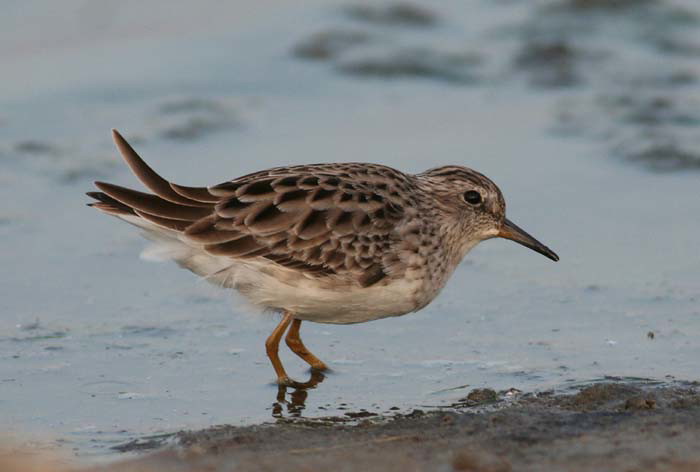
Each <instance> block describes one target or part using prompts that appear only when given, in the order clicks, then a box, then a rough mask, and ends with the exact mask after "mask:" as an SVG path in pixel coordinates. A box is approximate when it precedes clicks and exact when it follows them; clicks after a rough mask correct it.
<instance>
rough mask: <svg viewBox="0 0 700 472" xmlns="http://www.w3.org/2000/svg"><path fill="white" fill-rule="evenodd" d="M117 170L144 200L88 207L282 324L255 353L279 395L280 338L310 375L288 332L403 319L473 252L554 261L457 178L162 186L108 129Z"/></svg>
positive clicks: (373, 173) (384, 171)
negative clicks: (511, 248)
mask: <svg viewBox="0 0 700 472" xmlns="http://www.w3.org/2000/svg"><path fill="white" fill-rule="evenodd" d="M112 134H113V137H114V141H115V143H116V145H117V147H118V148H119V151H120V152H121V154H122V156H123V157H124V160H125V161H126V163H127V164H128V165H129V167H130V168H131V170H132V171H133V172H134V174H136V176H137V177H138V178H139V179H140V180H141V182H142V183H143V184H144V185H145V186H146V187H147V188H148V189H150V190H151V191H152V192H153V194H150V193H143V192H139V191H136V190H131V189H128V188H124V187H120V186H118V185H114V184H109V183H105V182H95V185H96V186H97V188H99V189H100V190H101V192H88V195H89V196H90V197H92V198H94V199H95V200H97V202H96V203H91V204H89V205H90V206H93V207H95V208H97V209H98V210H101V211H103V212H105V213H108V214H110V215H114V216H116V217H118V218H120V219H122V220H125V221H127V222H129V223H132V224H134V225H136V226H138V227H139V228H142V229H144V230H145V232H146V236H147V237H148V238H149V239H151V240H153V241H154V242H155V243H156V244H157V245H160V246H161V248H162V249H163V250H164V251H165V252H166V253H167V254H168V257H169V258H170V259H172V260H174V261H175V262H177V263H178V264H179V265H180V266H182V267H185V268H187V269H189V270H191V271H192V272H194V273H195V274H197V275H200V276H202V277H204V278H205V279H206V280H208V281H209V282H212V283H214V284H216V285H220V286H223V287H228V288H233V289H236V290H238V291H239V292H240V293H241V294H243V295H244V296H245V297H246V298H247V299H248V300H249V301H250V302H252V303H253V304H254V305H256V306H258V307H261V308H263V309H266V310H273V311H279V312H281V313H282V314H283V316H282V321H281V322H280V323H279V325H278V326H277V327H276V328H275V329H274V331H273V332H272V334H271V335H270V337H269V338H268V339H267V341H266V343H265V347H266V349H267V355H268V357H269V358H270V361H271V362H272V366H273V367H274V369H275V373H276V374H277V381H278V383H279V384H280V385H292V384H294V382H293V381H292V380H290V378H289V377H288V376H287V373H286V372H285V370H284V367H283V366H282V363H281V362H280V360H279V356H278V347H279V343H280V340H281V339H282V337H283V336H284V334H285V332H286V333H287V335H286V338H285V340H286V342H287V345H288V346H289V347H290V349H291V350H292V351H294V353H296V354H297V355H298V356H299V357H301V358H302V359H303V360H304V361H306V362H307V363H308V364H309V365H310V366H311V368H312V370H319V371H320V370H325V369H326V368H327V367H326V364H324V363H323V362H322V361H321V360H319V359H318V358H317V357H316V356H314V355H313V354H312V353H311V352H310V351H309V350H308V349H307V348H306V347H305V346H304V344H303V343H302V341H301V338H300V337H299V328H300V327H301V322H302V321H314V322H316V323H340V324H347V323H362V322H365V321H371V320H376V319H379V318H385V317H389V316H399V315H403V314H406V313H410V312H414V311H417V310H420V309H421V308H423V307H425V306H426V305H427V304H428V303H430V302H431V301H432V300H433V299H434V298H435V297H436V296H437V294H438V293H439V292H440V290H441V289H442V288H443V287H444V286H445V283H446V282H447V280H448V279H449V277H450V276H451V275H452V272H453V271H454V270H455V268H456V267H457V265H458V264H459V263H460V261H461V260H462V258H463V257H464V255H465V254H466V253H467V252H468V251H469V250H470V249H471V248H473V247H474V246H476V245H477V244H478V243H479V242H481V241H483V240H485V239H490V238H495V237H500V238H506V239H511V240H513V241H516V242H518V243H520V244H522V245H523V246H526V247H528V248H530V249H533V250H535V251H537V252H539V253H540V254H543V255H545V256H547V257H548V258H550V259H552V260H554V261H557V260H559V257H558V256H557V255H556V254H555V253H554V252H553V251H552V250H550V249H549V248H548V247H546V246H544V245H543V244H541V243H540V242H539V241H537V240H536V239H535V238H533V237H532V236H530V235H529V234H527V233H526V232H525V231H523V230H522V229H520V228H519V227H517V226H516V225H515V224H513V223H512V222H510V221H509V220H508V219H506V217H505V211H506V204H505V201H504V199H503V195H502V194H501V191H500V190H499V189H498V187H497V186H496V184H494V183H493V182H491V180H489V179H488V178H487V177H485V176H484V175H482V174H480V173H478V172H475V171H473V170H471V169H468V168H466V167H461V166H445V167H438V168H435V169H431V170H428V171H425V172H423V173H421V174H416V175H411V174H404V173H403V172H400V171H398V170H395V169H392V168H391V167H387V166H383V165H378V164H367V163H354V162H353V163H338V164H313V165H298V166H289V167H276V168H273V169H268V170H263V171H260V172H255V173H253V174H248V175H245V176H243V177H239V178H237V179H234V180H230V181H228V182H224V183H221V184H218V185H214V186H212V187H185V186H182V185H176V184H174V183H172V182H168V181H167V180H165V179H164V178H162V177H161V176H160V175H158V174H157V173H156V172H155V171H153V169H151V168H150V167H149V166H148V165H147V164H146V163H145V162H144V161H143V160H142V159H141V158H140V157H139V156H138V154H136V152H135V151H134V150H133V149H132V147H131V146H130V145H129V144H128V143H127V142H126V140H125V139H124V138H123V137H122V136H121V135H120V134H119V133H118V132H117V131H116V130H113V131H112Z"/></svg>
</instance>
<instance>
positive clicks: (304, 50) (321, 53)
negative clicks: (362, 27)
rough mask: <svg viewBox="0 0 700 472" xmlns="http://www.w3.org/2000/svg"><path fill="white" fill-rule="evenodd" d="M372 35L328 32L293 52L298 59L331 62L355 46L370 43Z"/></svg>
mask: <svg viewBox="0 0 700 472" xmlns="http://www.w3.org/2000/svg"><path fill="white" fill-rule="evenodd" d="M370 41H371V35H370V34H368V33H366V32H364V31H351V30H328V31H321V32H319V33H314V34H312V35H311V36H310V37H308V38H307V39H305V40H303V41H302V42H300V43H299V44H297V45H296V46H295V47H294V49H293V50H292V52H293V54H294V55H295V56H296V57H300V58H302V59H310V60H317V61H323V60H329V59H335V58H337V57H339V56H340V55H341V54H342V53H344V52H346V51H348V50H350V49H352V48H353V47H355V46H360V45H366V44H368V43H370Z"/></svg>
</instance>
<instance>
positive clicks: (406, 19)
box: [344, 3, 438, 28]
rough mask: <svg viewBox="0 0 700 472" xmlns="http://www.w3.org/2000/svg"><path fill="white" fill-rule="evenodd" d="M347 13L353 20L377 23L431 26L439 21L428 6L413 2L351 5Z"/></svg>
mask: <svg viewBox="0 0 700 472" xmlns="http://www.w3.org/2000/svg"><path fill="white" fill-rule="evenodd" d="M344 11H345V14H346V15H347V16H348V17H349V18H352V19H353V20H358V21H364V22H367V23H372V24H376V25H385V26H386V25H388V26H404V27H420V28H425V27H430V26H433V25H435V24H436V23H437V22H438V16H437V15H436V14H435V13H434V12H433V11H431V10H429V9H428V8H426V7H423V6H420V5H415V4H412V3H395V4H392V5H383V6H382V5H370V4H368V5H350V6H348V7H345V9H344Z"/></svg>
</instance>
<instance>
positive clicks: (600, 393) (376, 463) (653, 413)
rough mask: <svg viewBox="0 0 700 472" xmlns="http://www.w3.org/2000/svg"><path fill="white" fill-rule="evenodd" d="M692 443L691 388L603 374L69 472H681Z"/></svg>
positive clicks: (209, 441) (157, 441)
mask: <svg viewBox="0 0 700 472" xmlns="http://www.w3.org/2000/svg"><path fill="white" fill-rule="evenodd" d="M466 400H469V401H466ZM356 413H359V412H356ZM699 440H700V383H698V382H676V383H673V384H657V383H655V382H649V381H646V382H642V381H640V382H612V381H606V382H600V383H594V384H588V385H585V386H582V387H581V388H580V390H578V391H577V392H576V393H572V394H555V393H554V392H551V391H550V392H541V393H538V394H519V393H517V392H494V391H492V390H491V391H490V390H489V389H475V390H473V391H472V392H470V394H469V395H468V396H467V397H465V402H463V403H461V404H458V405H455V406H454V407H451V408H442V409H439V410H434V411H423V410H419V409H416V410H413V411H412V412H409V413H405V414H404V413H400V414H395V415H393V416H388V415H362V414H357V415H352V414H351V415H350V416H348V415H343V416H335V417H327V418H320V419H306V418H285V419H282V420H278V421H277V422H276V423H269V424H262V425H255V426H245V427H236V426H228V425H222V426H215V427H211V428H206V429H202V430H196V431H181V432H179V433H176V434H174V435H172V436H168V437H165V436H163V437H159V438H155V437H152V438H148V439H144V440H141V441H134V442H132V443H129V444H124V445H122V446H120V447H119V449H120V450H121V451H122V452H130V453H132V454H137V455H136V457H134V458H131V459H127V460H118V461H116V462H113V463H111V464H108V465H101V466H97V467H88V468H84V467H74V468H70V467H69V468H68V469H67V470H71V471H73V470H76V471H81V472H87V471H98V470H100V471H105V472H122V471H136V470H139V471H148V470H163V468H164V467H167V468H168V470H176V471H195V470H220V469H227V468H235V470H251V471H252V470H282V469H284V470H292V471H294V470H299V471H301V470H327V469H328V468H331V467H332V468H333V469H334V470H382V471H393V470H397V471H399V470H446V471H447V470H467V471H503V472H507V471H531V470H532V471H535V470H552V471H557V470H567V471H575V472H578V471H593V470H600V467H603V466H604V467H605V468H606V469H609V470H646V471H649V470H651V471H653V470H664V471H690V470H697V467H700V451H698V450H697V447H696V445H697V444H698V441H699ZM3 457H6V460H7V461H8V464H6V465H5V466H6V467H7V468H5V469H3V470H7V471H8V472H15V471H19V470H23V469H21V468H19V466H18V467H17V468H14V469H13V468H12V467H13V463H12V462H11V460H18V461H19V462H18V463H17V464H21V466H22V467H24V466H26V465H27V464H28V463H30V462H31V461H30V459H27V457H25V458H24V459H21V458H22V454H15V455H10V456H4V455H3ZM33 460H35V459H33ZM27 461H29V462H27ZM38 463H39V465H40V466H41V465H42V464H43V466H45V467H47V468H50V467H52V462H51V461H50V460H47V459H43V460H38ZM15 465H16V464H15ZM35 465H36V463H35ZM53 466H55V463H53ZM37 470H44V469H41V468H39V469H37Z"/></svg>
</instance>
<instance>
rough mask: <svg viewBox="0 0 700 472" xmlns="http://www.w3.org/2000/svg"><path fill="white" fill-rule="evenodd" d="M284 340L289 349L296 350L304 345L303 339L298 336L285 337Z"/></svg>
mask: <svg viewBox="0 0 700 472" xmlns="http://www.w3.org/2000/svg"><path fill="white" fill-rule="evenodd" d="M284 341H285V342H286V343H287V346H288V347H289V349H291V350H293V351H295V350H298V349H299V348H301V347H302V344H301V340H299V339H296V338H285V339H284Z"/></svg>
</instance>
